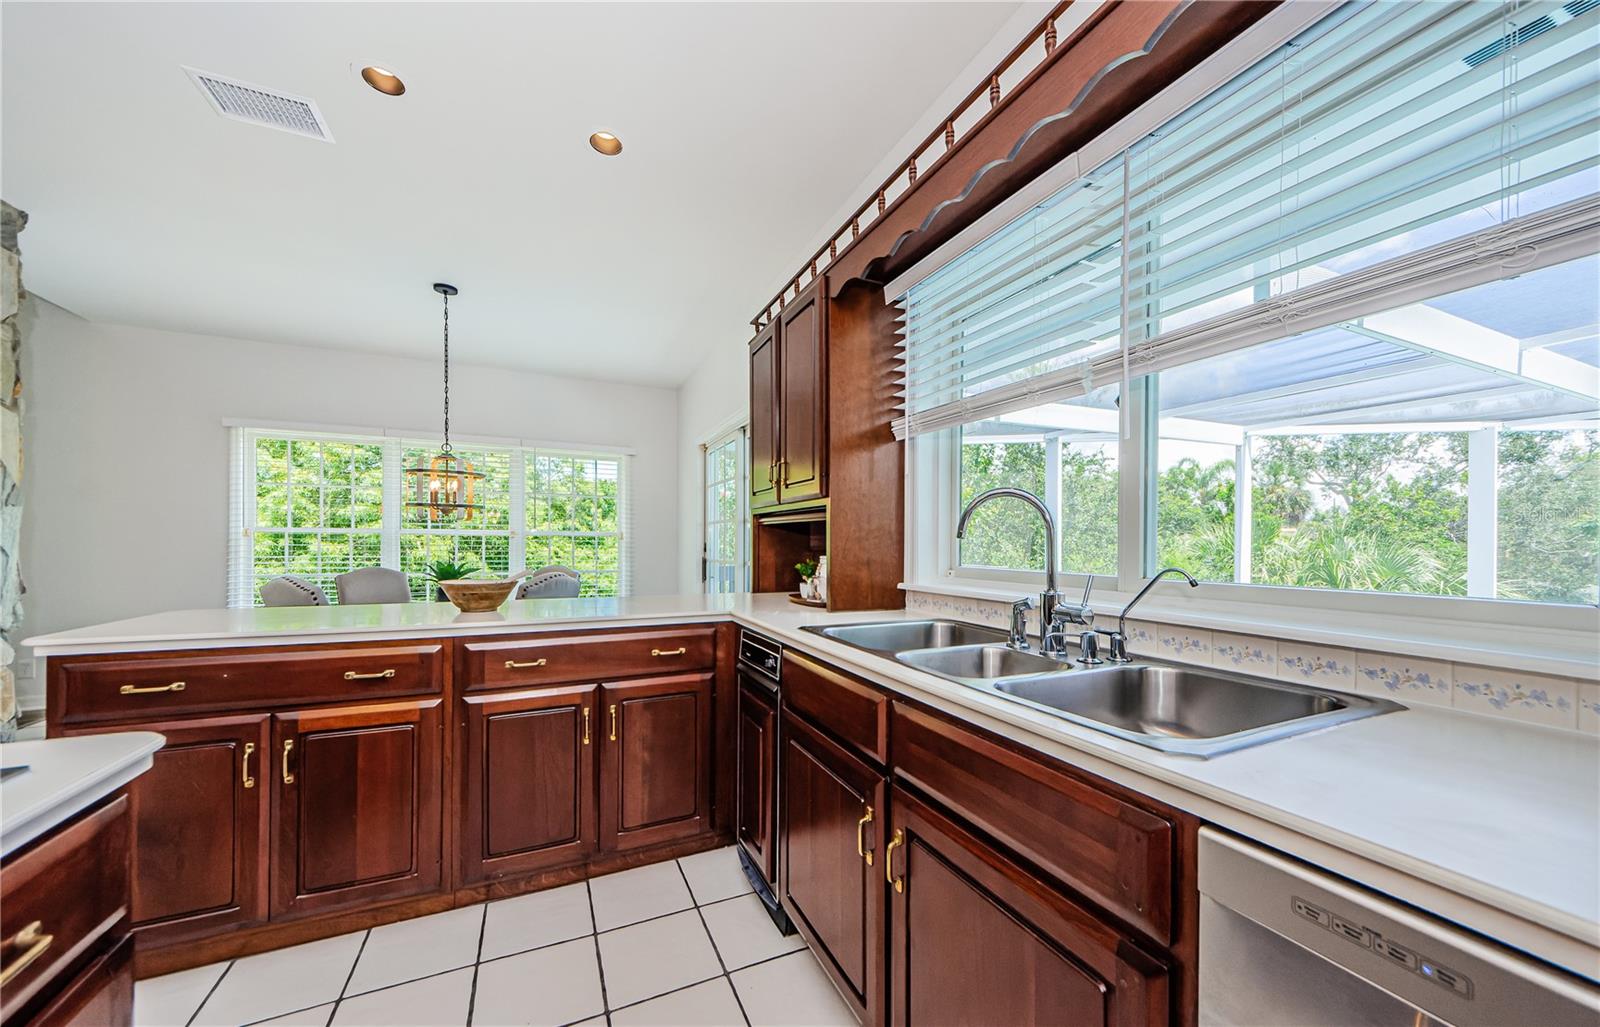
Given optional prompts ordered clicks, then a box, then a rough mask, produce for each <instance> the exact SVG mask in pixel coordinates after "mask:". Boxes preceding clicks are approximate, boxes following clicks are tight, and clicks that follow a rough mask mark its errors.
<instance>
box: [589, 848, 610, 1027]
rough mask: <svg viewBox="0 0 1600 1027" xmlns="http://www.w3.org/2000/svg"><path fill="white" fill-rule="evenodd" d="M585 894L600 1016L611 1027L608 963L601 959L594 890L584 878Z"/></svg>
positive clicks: (607, 1026)
mask: <svg viewBox="0 0 1600 1027" xmlns="http://www.w3.org/2000/svg"><path fill="white" fill-rule="evenodd" d="M583 894H584V895H585V896H586V897H587V898H588V899H589V930H590V934H589V940H590V941H591V942H593V943H594V966H595V969H596V970H598V971H599V972H600V1015H602V1016H604V1017H605V1018H606V1027H611V998H610V996H608V995H607V994H606V961H605V960H604V959H602V958H601V957H600V930H599V927H600V924H599V922H598V921H596V920H595V917H594V888H592V887H591V886H590V879H589V878H584V881H583Z"/></svg>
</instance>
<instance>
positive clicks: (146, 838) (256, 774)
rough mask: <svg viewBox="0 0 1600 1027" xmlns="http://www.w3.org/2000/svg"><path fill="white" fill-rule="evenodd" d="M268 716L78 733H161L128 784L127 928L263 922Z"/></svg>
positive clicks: (168, 935)
mask: <svg viewBox="0 0 1600 1027" xmlns="http://www.w3.org/2000/svg"><path fill="white" fill-rule="evenodd" d="M271 719H272V718H271V717H270V716H269V715H267V714H264V713H252V714H244V715H241V716H232V717H205V718H202V719H199V720H174V721H155V722H148V723H136V724H119V725H117V726H116V727H113V728H103V729H95V731H87V732H84V733H86V734H93V733H97V732H98V731H155V732H157V733H159V734H161V735H164V736H165V737H166V739H167V744H166V745H165V746H164V747H162V748H161V749H158V750H156V752H155V754H154V755H153V756H152V757H151V767H150V769H149V770H147V771H145V773H143V774H141V775H140V776H139V777H137V778H135V779H134V780H133V781H132V782H131V783H130V784H129V785H128V799H129V804H130V814H131V820H132V832H133V833H132V837H133V844H132V860H133V895H132V925H133V927H134V929H135V930H137V931H138V932H139V933H140V935H141V936H148V937H149V938H150V939H151V942H150V943H151V944H167V943H172V942H179V941H183V940H184V939H187V938H194V937H199V936H202V935H206V934H210V933H213V932H215V931H217V930H220V929H225V928H228V927H232V926H235V925H241V924H251V923H258V922H261V921H264V920H265V919H266V918H267V812H268V809H269V807H270V805H271V803H270V801H269V796H270V795H271V794H272V793H271V788H272V778H271V776H270V773H269V770H270V764H269V756H268V752H267V750H268V748H269V747H270V745H271V742H270V739H269V734H270V731H269V728H270V725H271Z"/></svg>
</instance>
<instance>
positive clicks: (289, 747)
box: [283, 738, 294, 785]
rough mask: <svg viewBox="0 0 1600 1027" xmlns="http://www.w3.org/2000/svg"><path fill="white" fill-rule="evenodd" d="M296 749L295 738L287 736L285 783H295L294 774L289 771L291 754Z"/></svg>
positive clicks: (284, 762) (284, 745)
mask: <svg viewBox="0 0 1600 1027" xmlns="http://www.w3.org/2000/svg"><path fill="white" fill-rule="evenodd" d="M293 751H294V739H292V738H286V739H284V742H283V783H284V784H286V785H292V784H294V775H293V774H291V773H290V772H289V754H290V753H291V752H293Z"/></svg>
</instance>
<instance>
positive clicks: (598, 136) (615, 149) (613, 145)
mask: <svg viewBox="0 0 1600 1027" xmlns="http://www.w3.org/2000/svg"><path fill="white" fill-rule="evenodd" d="M589 145H590V146H592V147H594V148H595V152H596V153H603V154H605V155H606V156H607V157H615V156H616V155H617V154H619V153H621V152H622V140H621V139H618V138H617V137H616V136H614V135H612V134H611V133H610V132H596V133H595V134H594V135H592V136H590V137H589Z"/></svg>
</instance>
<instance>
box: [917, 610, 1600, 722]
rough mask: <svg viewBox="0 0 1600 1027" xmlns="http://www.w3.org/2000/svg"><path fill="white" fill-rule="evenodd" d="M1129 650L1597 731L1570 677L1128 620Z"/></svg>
mask: <svg viewBox="0 0 1600 1027" xmlns="http://www.w3.org/2000/svg"><path fill="white" fill-rule="evenodd" d="M906 609H907V610H913V611H916V612H918V613H922V614H925V615H927V616H930V617H949V618H951V619H952V620H965V621H975V622H978V623H980V624H992V625H994V626H996V627H1005V626H1006V625H1007V624H1008V623H1009V621H1010V604H1009V603H1003V602H996V601H994V600H991V599H969V598H965V597H961V596H947V595H942V594H940V593H936V592H916V591H908V592H907V593H906ZM1101 623H1102V624H1103V623H1104V621H1102V622H1101ZM1029 624H1030V629H1031V630H1034V631H1037V630H1038V621H1037V618H1030V621H1029ZM1128 649H1129V651H1130V652H1132V653H1133V654H1134V655H1135V656H1137V655H1139V654H1140V653H1143V654H1145V655H1147V656H1152V657H1155V658H1157V659H1163V660H1174V661H1177V662H1179V663H1194V664H1201V665H1210V666H1214V667H1221V668H1224V669H1226V670H1233V671H1239V672H1241V673H1245V674H1259V675H1261V676H1263V677H1270V678H1278V679H1280V680H1283V681H1293V682H1296V683H1298V684H1308V685H1317V686H1320V687H1323V688H1332V689H1336V690H1340V691H1345V692H1359V693H1365V694H1367V695H1377V696H1383V697H1384V698H1386V699H1393V700H1395V701H1397V702H1401V703H1405V704H1407V705H1419V704H1421V705H1428V706H1451V707H1454V708H1456V709H1458V710H1467V711H1469V712H1471V713H1483V714H1488V715H1490V716H1496V717H1505V718H1507V719H1510V720H1520V721H1523V722H1524V723H1531V724H1543V725H1545V726H1546V727H1556V728H1565V729H1568V730H1577V731H1584V732H1587V733H1589V734H1600V683H1596V682H1593V681H1583V680H1579V679H1577V678H1566V677H1555V676H1552V675H1549V674H1532V673H1529V672H1527V671H1518V670H1506V669H1503V668H1496V667H1480V666H1476V665H1474V664H1469V663H1450V662H1445V661H1442V660H1424V659H1416V658H1413V657H1410V656H1408V655H1407V654H1405V653H1392V652H1377V651H1368V650H1365V649H1354V648H1345V647H1342V646H1332V645H1314V644H1312V643H1309V642H1298V641H1295V640H1293V639H1288V638H1273V637H1268V636H1265V635H1236V634H1230V633H1228V632H1223V631H1212V630H1210V629H1208V628H1197V627H1192V626H1186V625H1183V624H1166V623H1161V624H1158V623H1155V622H1154V621H1148V620H1135V619H1133V618H1129V620H1128Z"/></svg>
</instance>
